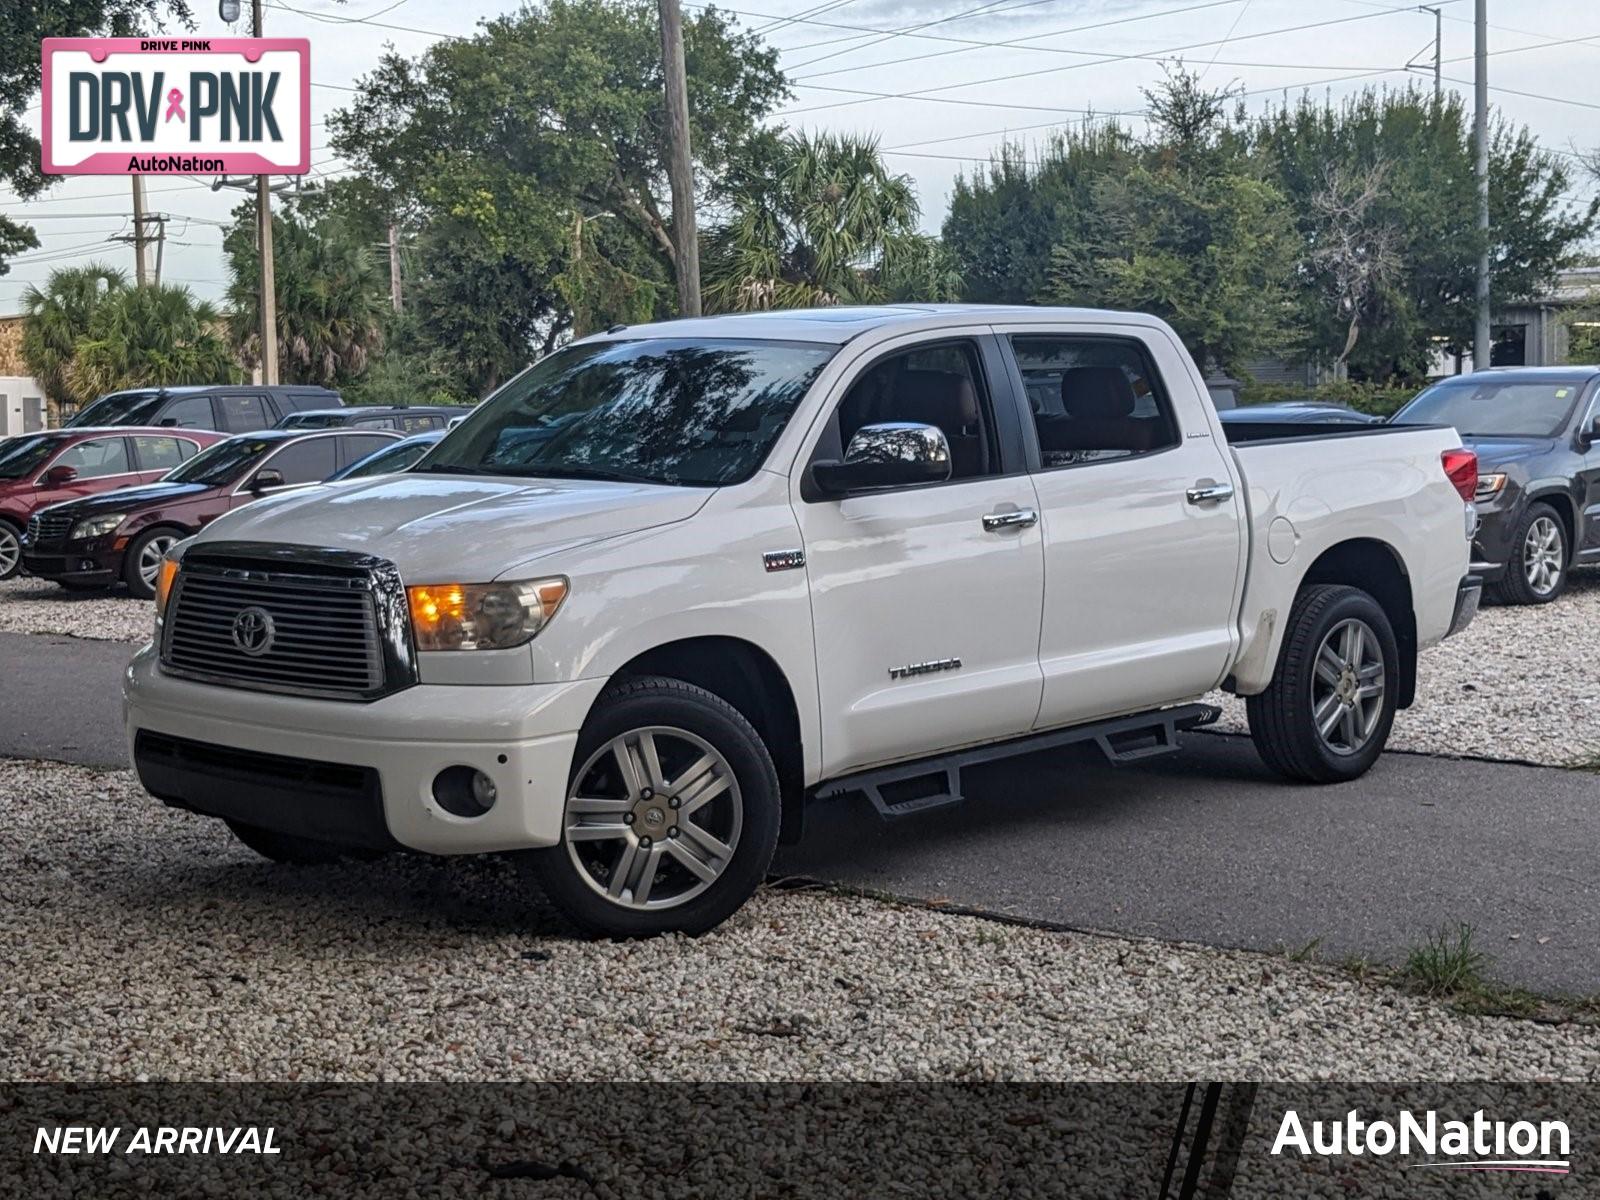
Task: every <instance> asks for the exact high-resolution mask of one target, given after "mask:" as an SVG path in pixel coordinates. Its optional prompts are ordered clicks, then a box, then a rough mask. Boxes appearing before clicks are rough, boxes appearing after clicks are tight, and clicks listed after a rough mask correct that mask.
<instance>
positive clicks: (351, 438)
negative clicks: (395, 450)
mask: <svg viewBox="0 0 1600 1200" xmlns="http://www.w3.org/2000/svg"><path fill="white" fill-rule="evenodd" d="M335 440H337V441H338V443H339V466H340V467H341V468H342V467H348V466H349V465H350V464H351V463H354V462H360V461H361V460H362V459H363V458H365V457H366V456H367V455H369V454H371V453H373V452H374V451H377V450H382V449H383V448H384V447H385V446H392V445H394V443H395V442H397V441H399V440H400V439H399V438H397V437H384V436H383V435H382V434H380V433H349V434H345V435H343V436H342V437H339V438H337V439H335Z"/></svg>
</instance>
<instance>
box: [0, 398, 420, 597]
mask: <svg viewBox="0 0 1600 1200" xmlns="http://www.w3.org/2000/svg"><path fill="white" fill-rule="evenodd" d="M398 439H399V435H398V434H395V433H389V432H385V431H380V430H375V429H374V430H360V431H357V430H354V429H336V430H329V431H326V432H323V431H316V430H289V429H264V430H262V431H260V432H259V433H247V434H241V435H240V436H239V437H231V438H229V439H227V441H223V442H218V443H217V444H216V445H214V446H211V447H209V448H208V449H205V450H202V451H201V452H200V453H199V454H196V455H195V456H194V457H193V458H191V459H189V461H188V462H186V463H184V464H183V465H182V466H181V467H179V468H178V469H177V470H175V471H173V472H171V473H170V474H168V475H167V476H166V478H164V479H163V480H161V482H160V483H153V484H150V485H148V486H147V487H132V488H123V489H121V490H120V491H115V492H105V493H103V494H101V495H98V496H87V497H85V498H83V499H82V500H69V501H68V502H67V503H65V504H53V505H51V506H50V507H49V508H44V509H40V510H39V511H38V512H36V513H34V514H33V517H32V518H31V519H30V520H29V521H28V528H27V530H26V531H25V532H24V533H23V535H22V566H23V569H24V570H26V571H28V572H30V573H31V574H34V575H38V576H41V577H43V578H45V579H53V580H55V581H56V582H57V583H59V584H61V585H62V586H63V587H69V588H85V587H106V586H109V585H110V584H113V583H115V582H116V581H117V580H118V579H121V580H122V581H123V582H124V583H126V584H127V585H128V590H129V591H130V592H132V593H133V594H134V595H135V596H140V597H143V598H145V599H149V598H150V597H151V596H153V595H154V594H155V581H156V574H157V572H158V571H159V570H160V568H161V559H162V556H163V555H165V554H166V552H167V551H168V550H170V549H171V548H172V546H173V545H174V544H175V543H177V542H180V541H182V540H183V539H184V538H186V537H189V536H190V535H192V534H195V533H198V532H199V531H200V527H201V526H202V525H205V524H206V523H207V522H209V521H212V520H214V519H215V518H217V517H220V516H221V515H222V514H223V513H225V512H229V511H230V510H232V509H235V508H238V507H239V506H240V505H243V504H249V503H250V502H251V501H252V500H256V499H259V498H260V497H262V496H270V495H273V494H274V493H277V492H281V491H284V490H286V489H288V488H296V487H306V486H307V485H309V484H313V483H320V482H322V481H323V480H324V479H326V478H327V477H328V476H329V475H332V474H333V473H334V472H335V471H337V470H339V469H340V468H341V467H344V466H347V465H348V464H350V463H353V462H356V461H357V460H358V459H361V458H364V457H366V456H367V455H368V454H371V453H372V452H373V451H374V450H377V449H379V448H381V447H383V446H386V445H388V444H389V443H390V442H393V441H397V440H398Z"/></svg>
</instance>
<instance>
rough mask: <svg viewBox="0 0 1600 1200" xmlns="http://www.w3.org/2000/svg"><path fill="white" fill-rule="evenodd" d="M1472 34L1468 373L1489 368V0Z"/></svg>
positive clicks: (1480, 3)
mask: <svg viewBox="0 0 1600 1200" xmlns="http://www.w3.org/2000/svg"><path fill="white" fill-rule="evenodd" d="M1475 23H1476V26H1477V28H1476V30H1475V31H1474V35H1475V36H1474V42H1475V50H1474V58H1475V59H1476V66H1477V70H1476V73H1475V74H1474V76H1473V83H1474V85H1475V86H1474V88H1473V130H1472V133H1473V139H1474V141H1475V142H1476V143H1477V149H1478V237H1479V239H1480V241H1479V246H1478V321H1477V329H1476V331H1475V334H1474V336H1473V340H1472V369H1473V370H1474V371H1482V370H1483V369H1484V368H1486V367H1487V366H1488V365H1489V346H1490V337H1491V333H1490V329H1489V0H1477V20H1476V22H1475Z"/></svg>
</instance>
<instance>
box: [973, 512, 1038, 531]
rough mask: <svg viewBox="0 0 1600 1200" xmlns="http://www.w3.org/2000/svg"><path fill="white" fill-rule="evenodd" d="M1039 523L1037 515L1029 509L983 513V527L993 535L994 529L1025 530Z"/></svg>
mask: <svg viewBox="0 0 1600 1200" xmlns="http://www.w3.org/2000/svg"><path fill="white" fill-rule="evenodd" d="M1038 523H1039V514H1038V513H1036V512H1034V511H1033V509H1031V508H1017V509H1013V510H1012V511H1011V512H997V513H985V514H984V518H983V527H984V528H985V529H987V530H988V531H989V532H991V533H993V532H994V531H995V530H996V529H1026V528H1027V527H1028V526H1029V525H1037V524H1038Z"/></svg>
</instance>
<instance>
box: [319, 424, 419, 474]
mask: <svg viewBox="0 0 1600 1200" xmlns="http://www.w3.org/2000/svg"><path fill="white" fill-rule="evenodd" d="M444 432H445V431H444V430H442V429H431V430H429V431H428V432H427V433H419V434H416V435H415V436H413V437H408V438H402V439H401V440H400V441H398V442H395V443H393V444H392V445H388V446H385V447H383V449H381V450H374V451H373V452H372V453H371V454H369V455H367V456H366V457H365V458H363V459H361V460H360V461H359V462H353V463H351V464H350V465H349V466H348V467H342V468H340V469H339V470H337V471H335V472H334V473H333V474H332V475H330V476H328V482H329V483H333V482H335V481H337V480H340V479H366V478H368V477H369V476H372V475H393V474H394V473H395V472H397V471H404V470H405V469H406V468H408V467H412V466H415V465H416V464H417V462H418V461H420V460H421V458H422V456H423V455H424V454H426V453H427V452H428V448H429V447H430V446H432V445H433V444H434V443H435V442H437V441H438V440H439V439H440V438H442V437H444Z"/></svg>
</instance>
